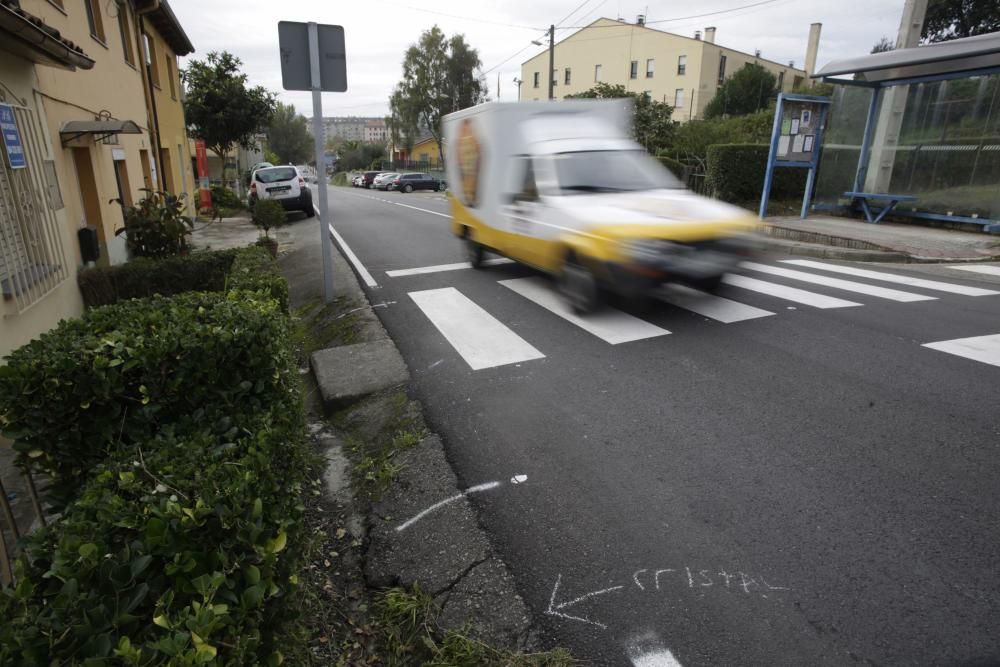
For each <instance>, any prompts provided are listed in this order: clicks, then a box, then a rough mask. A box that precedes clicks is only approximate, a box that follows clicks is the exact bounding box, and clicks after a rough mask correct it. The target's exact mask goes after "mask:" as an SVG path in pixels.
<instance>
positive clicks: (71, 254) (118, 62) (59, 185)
mask: <svg viewBox="0 0 1000 667" xmlns="http://www.w3.org/2000/svg"><path fill="white" fill-rule="evenodd" d="M170 23H173V24H174V25H173V26H170V25H169V24H170ZM171 31H176V33H173V34H171ZM177 34H180V35H183V31H182V30H181V29H180V26H179V24H176V18H174V17H173V14H172V12H170V11H169V5H168V4H167V2H166V1H165V0H159V2H157V1H156V0H144V1H143V0H137V1H135V2H132V1H125V0H121V1H119V0H110V1H109V0H20V3H0V104H2V105H3V106H0V119H3V121H4V123H3V124H4V136H5V139H6V140H5V141H4V142H0V292H2V301H0V358H2V357H3V356H5V355H6V354H7V353H9V352H10V351H12V350H14V349H16V348H17V347H19V346H21V345H23V344H24V343H26V342H28V341H29V340H31V339H32V338H35V337H36V336H38V335H39V334H40V333H43V332H44V331H47V330H48V329H50V328H51V327H53V326H54V325H55V324H56V323H58V322H59V320H61V319H64V318H68V317H73V316H75V315H78V314H79V313H80V312H81V311H82V302H81V299H80V294H79V290H78V288H77V285H76V274H77V272H78V270H79V267H81V266H82V265H83V264H84V263H85V258H84V254H83V250H84V248H85V247H86V245H87V244H86V242H85V239H84V240H81V237H80V230H90V233H92V234H93V236H94V237H96V241H97V245H98V247H99V250H100V258H99V260H98V264H109V263H112V264H113V263H120V262H124V261H126V260H127V253H126V249H125V240H124V237H123V236H121V235H118V234H117V233H116V232H117V230H119V229H120V228H121V227H122V224H123V215H122V209H121V206H120V205H119V204H118V203H117V202H116V200H120V201H122V202H124V203H126V204H129V203H134V202H136V201H138V199H140V198H141V197H142V195H143V193H142V188H150V189H159V190H168V191H176V192H178V193H179V192H183V191H184V187H185V186H184V182H185V179H186V176H187V175H186V174H184V173H183V172H182V171H180V170H178V171H176V173H175V172H174V169H175V168H176V166H177V165H178V164H180V166H181V167H186V166H187V165H189V164H190V163H189V162H187V161H184V162H180V163H178V162H177V161H174V160H173V159H172V158H173V154H171V153H169V152H167V153H164V152H161V149H165V150H167V151H174V152H176V150H177V148H176V146H175V145H174V144H176V143H177V142H178V141H180V145H181V147H182V150H183V149H184V148H185V147H186V146H187V141H186V138H182V137H184V136H185V135H184V134H183V132H184V122H183V110H182V108H181V101H180V100H181V98H182V92H181V91H180V79H179V77H178V76H177V69H176V53H178V52H182V51H184V50H185V49H189V47H190V42H187V38H186V37H183V42H184V44H182V43H181V41H179V40H178V39H177V38H176V37H177ZM147 40H148V42H149V43H151V44H153V45H154V47H153V49H151V50H149V53H150V56H149V57H147V56H146V53H147V50H146V48H145V47H146V43H147ZM156 44H159V45H160V48H159V50H157V49H156V46H155V45H156ZM188 52H189V51H188ZM144 59H145V60H146V62H145V65H146V66H145V67H144V62H143V61H144ZM154 63H155V66H156V67H158V68H159V76H160V79H159V82H158V85H157V84H154V82H148V83H147V81H146V77H147V76H148V70H149V69H152V68H153V67H154ZM171 83H172V84H173V89H174V95H173V96H171V95H170V90H171V88H170V84H171ZM149 91H152V92H149ZM158 94H159V95H158ZM175 97H176V99H174V98H175ZM153 100H155V101H153ZM158 128H159V130H158ZM165 156H166V157H169V158H170V162H168V163H166V164H164V162H163V161H162V159H163V157H165ZM165 166H166V169H165V168H164V167H165ZM171 179H175V180H171ZM187 187H188V191H192V190H193V183H189V184H188V186H187ZM175 189H176V190H175ZM87 233H88V232H86V231H85V232H84V235H86V234H87ZM0 363H2V362H0Z"/></svg>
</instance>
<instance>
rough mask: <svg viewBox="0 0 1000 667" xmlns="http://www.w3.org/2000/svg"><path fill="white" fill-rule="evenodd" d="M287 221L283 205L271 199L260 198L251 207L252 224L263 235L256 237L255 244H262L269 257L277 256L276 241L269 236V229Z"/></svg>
mask: <svg viewBox="0 0 1000 667" xmlns="http://www.w3.org/2000/svg"><path fill="white" fill-rule="evenodd" d="M286 222H288V215H287V214H286V213H285V209H284V207H283V206H282V205H281V204H279V203H278V202H276V201H274V200H273V199H262V200H260V201H258V202H257V203H256V204H255V205H254V207H253V224H255V225H257V227H258V228H259V229H261V230H263V232H264V235H263V236H261V237H260V238H258V239H257V245H261V246H264V247H265V248H267V249H268V251H270V253H271V257H277V256H278V241H277V240H275V239H272V238H271V235H270V231H271V230H272V229H275V228H277V227H281V226H282V225H284V224H285V223H286Z"/></svg>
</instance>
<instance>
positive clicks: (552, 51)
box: [518, 25, 556, 100]
mask: <svg viewBox="0 0 1000 667" xmlns="http://www.w3.org/2000/svg"><path fill="white" fill-rule="evenodd" d="M546 32H547V33H549V99H550V100H554V99H555V98H556V94H555V86H556V65H555V58H556V27H555V25H550V26H549V29H548V30H546ZM531 43H532V44H534V45H535V46H541V45H542V42H541V41H539V40H537V39H533V40H531ZM518 94H520V90H518Z"/></svg>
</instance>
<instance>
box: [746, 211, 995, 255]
mask: <svg viewBox="0 0 1000 667" xmlns="http://www.w3.org/2000/svg"><path fill="white" fill-rule="evenodd" d="M763 227H764V230H763V231H764V233H765V234H767V235H768V236H771V237H774V238H779V239H785V240H789V241H798V242H804V243H810V244H818V245H825V246H834V247H838V248H851V249H856V250H870V251H881V252H889V253H897V254H899V255H900V256H901V261H909V262H975V261H980V262H982V261H991V260H1000V236H997V235H993V234H982V233H974V232H960V231H953V230H950V229H938V228H935V227H925V226H922V225H905V224H898V223H881V224H878V225H873V224H869V223H866V222H864V221H861V220H851V219H848V218H836V217H832V216H823V215H812V216H810V217H809V218H807V219H806V220H801V219H799V218H798V217H793V216H778V217H769V218H767V219H766V220H764V224H763ZM845 259H847V257H845Z"/></svg>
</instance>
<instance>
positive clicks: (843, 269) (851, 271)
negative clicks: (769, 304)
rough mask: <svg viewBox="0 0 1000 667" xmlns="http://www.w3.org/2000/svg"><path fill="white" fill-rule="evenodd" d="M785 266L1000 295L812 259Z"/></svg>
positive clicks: (967, 293) (968, 293)
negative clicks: (792, 265)
mask: <svg viewBox="0 0 1000 667" xmlns="http://www.w3.org/2000/svg"><path fill="white" fill-rule="evenodd" d="M781 261H782V263H784V264H794V265H796V266H804V267H806V268H811V269H820V270H822V271H830V272H833V273H845V274H847V275H849V276H858V277H859V278H870V279H871V280H881V281H882V282H886V283H896V284H897V285H909V286H911V287H922V288H924V289H930V290H936V291H938V292H949V293H951V294H961V295H962V296H991V295H994V294H1000V292H997V291H996V290H991V289H982V288H980V287H966V286H965V285H956V284H954V283H943V282H940V281H937V280H925V279H924V278H913V277H911V276H900V275H896V274H893V273H882V272H881V271H869V270H868V269H858V268H855V267H853V266H841V265H839V264H827V263H826V262H814V261H813V260H811V259H783V260H781Z"/></svg>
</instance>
